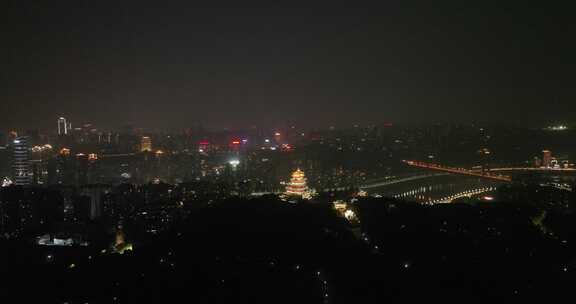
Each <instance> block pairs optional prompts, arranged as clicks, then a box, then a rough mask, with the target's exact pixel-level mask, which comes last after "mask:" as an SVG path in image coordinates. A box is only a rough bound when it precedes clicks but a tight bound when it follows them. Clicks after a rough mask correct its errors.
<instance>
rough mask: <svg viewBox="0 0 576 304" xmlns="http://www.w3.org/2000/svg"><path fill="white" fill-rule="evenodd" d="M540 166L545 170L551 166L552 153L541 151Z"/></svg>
mask: <svg viewBox="0 0 576 304" xmlns="http://www.w3.org/2000/svg"><path fill="white" fill-rule="evenodd" d="M542 166H544V167H546V168H550V167H551V166H552V152H550V150H544V151H542Z"/></svg>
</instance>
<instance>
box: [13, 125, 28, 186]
mask: <svg viewBox="0 0 576 304" xmlns="http://www.w3.org/2000/svg"><path fill="white" fill-rule="evenodd" d="M13 144H14V145H13V149H14V150H13V152H14V153H13V155H12V170H13V172H14V173H13V174H14V179H13V181H14V184H16V185H29V184H30V182H31V170H30V151H29V149H28V138H27V137H26V136H20V137H17V138H16V139H14V141H13Z"/></svg>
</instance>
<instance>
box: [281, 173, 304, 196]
mask: <svg viewBox="0 0 576 304" xmlns="http://www.w3.org/2000/svg"><path fill="white" fill-rule="evenodd" d="M307 192H308V185H307V184H306V176H305V175H304V171H302V170H300V169H297V170H296V171H294V173H292V178H291V179H290V182H289V183H288V184H287V185H286V194H287V195H298V196H302V195H304V194H305V193H307Z"/></svg>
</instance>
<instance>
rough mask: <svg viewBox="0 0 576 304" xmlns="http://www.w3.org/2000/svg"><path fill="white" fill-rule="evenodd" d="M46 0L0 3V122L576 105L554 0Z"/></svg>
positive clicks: (350, 115) (562, 110) (238, 121)
mask: <svg viewBox="0 0 576 304" xmlns="http://www.w3.org/2000/svg"><path fill="white" fill-rule="evenodd" d="M38 2H40V1H34V2H31V1H26V0H19V1H2V4H0V5H1V8H0V17H1V20H2V22H3V23H4V24H3V25H2V33H1V34H2V36H1V37H0V39H1V40H2V45H3V46H2V50H1V52H2V53H1V55H2V56H1V62H0V63H1V66H0V77H1V79H0V110H1V114H0V115H2V116H1V117H0V127H2V128H6V127H21V128H24V127H43V126H52V125H55V120H56V118H57V117H58V116H59V115H65V116H66V117H68V118H69V119H70V120H71V121H73V122H75V123H80V122H84V121H90V122H93V123H95V124H97V125H101V126H118V125H123V124H125V123H128V122H130V123H134V124H136V125H142V126H148V127H154V126H156V127H181V126H190V125H192V124H193V123H195V122H203V123H204V124H205V125H208V126H216V127H221V126H230V127H235V126H244V125H246V126H247V125H255V124H256V125H267V124H268V125H270V124H276V123H278V122H282V121H292V122H295V123H299V124H304V125H308V126H311V125H312V126H314V125H323V124H329V123H334V124H346V123H350V124H351V123H356V122H360V123H362V122H382V121H394V122H403V121H420V120H424V121H431V120H447V119H450V118H451V117H458V120H468V119H474V120H496V121H508V120H518V119H534V118H544V119H551V118H555V117H557V118H561V119H568V118H570V117H574V116H575V115H576V102H575V100H576V99H575V97H576V93H575V90H574V84H575V82H574V80H575V77H574V73H575V70H574V68H575V67H576V65H575V59H574V58H575V56H576V47H575V42H574V39H575V37H576V35H575V34H576V30H575V29H576V26H575V25H574V24H573V23H574V22H573V20H572V16H571V13H572V12H573V11H572V10H571V9H569V8H568V7H561V6H558V4H553V3H554V2H556V1H548V2H546V1H539V2H533V3H534V4H539V5H540V7H536V6H531V2H530V1H522V2H520V1H517V2H506V1H494V2H493V3H490V1H421V2H424V3H427V4H418V5H416V4H413V2H411V1H373V2H379V4H378V5H377V6H376V5H374V4H372V5H366V6H362V4H361V3H360V2H358V1H347V2H346V5H344V4H338V2H324V3H323V4H308V6H293V7H290V6H283V5H274V4H273V3H274V2H276V1H268V2H267V3H268V4H267V5H268V6H266V7H262V6H251V5H249V4H248V3H247V2H244V1H234V2H232V3H235V4H234V5H227V4H226V2H221V1H96V0H94V1H82V0H58V1H42V2H41V3H38ZM202 2H203V3H209V4H210V5H213V6H202V4H197V3H202ZM309 2H311V3H312V1H309ZM474 2H478V3H476V4H474Z"/></svg>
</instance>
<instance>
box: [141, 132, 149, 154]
mask: <svg viewBox="0 0 576 304" xmlns="http://www.w3.org/2000/svg"><path fill="white" fill-rule="evenodd" d="M151 151H152V139H150V137H148V136H142V138H141V139H140V152H151Z"/></svg>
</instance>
